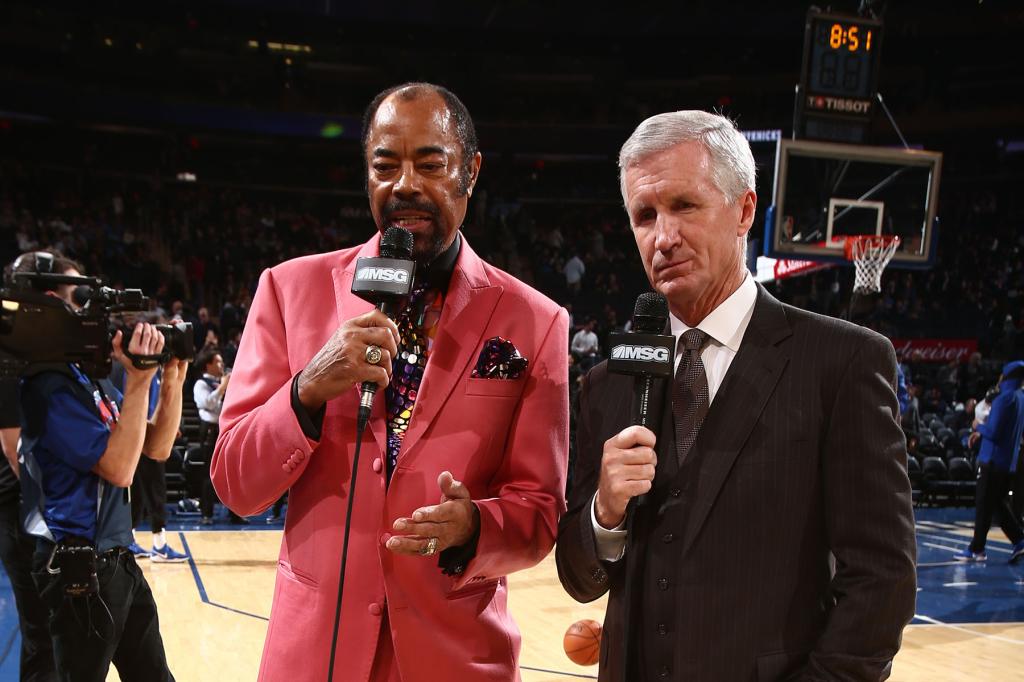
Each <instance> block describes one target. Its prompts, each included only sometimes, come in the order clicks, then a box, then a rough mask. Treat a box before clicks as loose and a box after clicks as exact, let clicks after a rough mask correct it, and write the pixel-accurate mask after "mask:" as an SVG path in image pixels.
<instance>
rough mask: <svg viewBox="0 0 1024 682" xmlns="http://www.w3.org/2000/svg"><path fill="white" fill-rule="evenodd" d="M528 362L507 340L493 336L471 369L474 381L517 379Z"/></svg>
mask: <svg viewBox="0 0 1024 682" xmlns="http://www.w3.org/2000/svg"><path fill="white" fill-rule="evenodd" d="M529 366H530V361H529V360H528V359H526V358H524V357H523V356H522V355H520V354H519V349H518V348H516V347H515V344H513V343H512V342H511V341H509V340H508V339H503V338H501V337H500V336H495V337H494V338H492V339H487V341H485V342H484V347H483V349H482V350H481V351H480V357H479V358H477V361H476V367H474V368H473V378H474V379H518V378H519V377H521V376H523V374H525V373H526V368H527V367H529Z"/></svg>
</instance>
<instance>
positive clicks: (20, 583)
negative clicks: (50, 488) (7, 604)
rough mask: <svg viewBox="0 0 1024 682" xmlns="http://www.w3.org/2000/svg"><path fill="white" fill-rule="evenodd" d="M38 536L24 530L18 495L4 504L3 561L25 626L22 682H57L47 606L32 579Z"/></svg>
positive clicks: (0, 509)
mask: <svg viewBox="0 0 1024 682" xmlns="http://www.w3.org/2000/svg"><path fill="white" fill-rule="evenodd" d="M35 546H36V541H35V538H33V537H31V536H29V535H27V534H26V533H25V532H24V531H22V530H21V525H20V523H19V521H18V498H17V496H15V497H14V499H12V500H8V501H7V502H4V503H2V504H0V560H3V564H4V570H6V571H7V577H8V579H10V581H11V590H12V591H13V592H14V603H15V604H16V605H17V607H18V625H19V627H20V628H21V676H20V677H19V679H20V680H21V682H55V681H56V680H57V668H56V665H55V664H54V660H53V644H52V643H51V642H50V633H49V631H48V629H47V625H46V621H47V618H46V615H47V614H46V607H45V606H44V605H43V602H42V600H41V599H40V598H39V592H38V590H36V585H35V582H33V580H32V554H33V553H34V552H35Z"/></svg>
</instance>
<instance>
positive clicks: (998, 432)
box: [955, 360, 1024, 564]
mask: <svg viewBox="0 0 1024 682" xmlns="http://www.w3.org/2000/svg"><path fill="white" fill-rule="evenodd" d="M1022 383H1024V361H1020V360H1018V361H1016V362H1011V363H1008V364H1007V365H1005V366H1004V367H1003V371H1002V374H1001V375H1000V376H999V393H998V395H996V396H995V397H994V398H992V409H991V411H990V412H989V414H988V417H987V418H986V419H985V420H984V422H976V423H975V425H974V430H973V432H972V433H971V435H970V437H969V439H968V445H969V446H970V447H974V445H975V444H976V443H977V442H978V441H980V442H981V449H980V450H979V451H978V486H977V488H976V492H975V517H974V539H973V540H972V541H971V544H970V545H969V546H968V547H967V549H964V550H963V551H961V552H958V553H957V554H956V555H955V558H956V560H957V561H964V562H978V561H985V560H986V559H987V556H986V554H985V541H986V539H987V538H988V531H989V529H990V528H991V527H992V517H993V516H995V517H997V518H998V520H999V525H1000V527H1001V528H1002V530H1003V533H1005V534H1006V537H1007V538H1009V540H1010V542H1011V543H1013V548H1012V550H1011V553H1010V563H1011V564H1015V563H1017V562H1018V561H1020V559H1021V557H1024V527H1022V526H1021V521H1020V517H1019V516H1018V515H1017V514H1016V513H1014V511H1013V509H1012V508H1011V505H1010V500H1009V499H1007V496H1008V495H1009V493H1010V491H1011V490H1013V488H1014V484H1015V479H1016V471H1017V469H1018V468H1019V467H1020V439H1021V436H1022V435H1024V389H1022V388H1021V384H1022Z"/></svg>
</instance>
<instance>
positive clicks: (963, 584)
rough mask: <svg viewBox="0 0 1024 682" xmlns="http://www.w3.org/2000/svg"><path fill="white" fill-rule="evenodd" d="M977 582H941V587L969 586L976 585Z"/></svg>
mask: <svg viewBox="0 0 1024 682" xmlns="http://www.w3.org/2000/svg"><path fill="white" fill-rule="evenodd" d="M977 584H978V583H975V582H971V581H969V580H968V581H965V582H960V583H942V586H943V587H970V586H971V585H977Z"/></svg>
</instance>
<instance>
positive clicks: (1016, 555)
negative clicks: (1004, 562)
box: [1010, 540, 1024, 564]
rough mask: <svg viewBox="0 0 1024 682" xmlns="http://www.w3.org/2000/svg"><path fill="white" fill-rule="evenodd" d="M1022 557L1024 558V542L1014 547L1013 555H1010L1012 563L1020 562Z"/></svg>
mask: <svg viewBox="0 0 1024 682" xmlns="http://www.w3.org/2000/svg"><path fill="white" fill-rule="evenodd" d="M1021 557H1024V540H1021V541H1020V542H1018V543H1017V544H1016V545H1014V546H1013V554H1011V555H1010V563H1011V564H1015V563H1017V562H1018V561H1020V559H1021Z"/></svg>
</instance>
